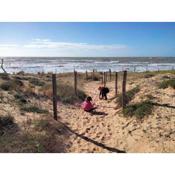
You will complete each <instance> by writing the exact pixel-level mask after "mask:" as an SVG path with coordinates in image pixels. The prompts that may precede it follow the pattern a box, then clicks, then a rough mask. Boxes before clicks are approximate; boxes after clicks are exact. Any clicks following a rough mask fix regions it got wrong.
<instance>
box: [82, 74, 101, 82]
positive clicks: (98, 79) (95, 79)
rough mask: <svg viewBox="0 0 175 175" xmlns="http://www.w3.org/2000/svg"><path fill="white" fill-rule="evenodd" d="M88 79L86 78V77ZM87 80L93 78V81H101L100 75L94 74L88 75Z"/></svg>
mask: <svg viewBox="0 0 175 175" xmlns="http://www.w3.org/2000/svg"><path fill="white" fill-rule="evenodd" d="M85 79H86V78H85ZM86 80H89V81H90V80H92V81H100V76H97V75H94V77H93V76H92V75H90V76H88V77H87V79H86Z"/></svg>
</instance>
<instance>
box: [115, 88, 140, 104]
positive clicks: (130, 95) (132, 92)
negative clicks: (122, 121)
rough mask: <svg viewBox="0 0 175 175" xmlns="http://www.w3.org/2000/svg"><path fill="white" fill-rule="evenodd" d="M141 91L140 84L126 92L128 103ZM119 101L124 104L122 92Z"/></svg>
mask: <svg viewBox="0 0 175 175" xmlns="http://www.w3.org/2000/svg"><path fill="white" fill-rule="evenodd" d="M139 91H140V88H139V86H136V87H134V88H133V89H131V90H129V91H127V92H126V104H128V103H129V102H130V101H131V100H132V99H133V98H134V96H135V94H137V93H138V92H139ZM117 103H118V104H119V106H122V94H119V96H118V98H117Z"/></svg>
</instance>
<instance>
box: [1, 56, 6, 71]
mask: <svg viewBox="0 0 175 175" xmlns="http://www.w3.org/2000/svg"><path fill="white" fill-rule="evenodd" d="M1 69H2V70H3V72H4V73H5V74H7V72H6V70H5V69H4V59H2V60H1Z"/></svg>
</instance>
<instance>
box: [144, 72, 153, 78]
mask: <svg viewBox="0 0 175 175" xmlns="http://www.w3.org/2000/svg"><path fill="white" fill-rule="evenodd" d="M154 76H155V75H154V74H152V73H146V74H145V75H144V78H151V77H154Z"/></svg>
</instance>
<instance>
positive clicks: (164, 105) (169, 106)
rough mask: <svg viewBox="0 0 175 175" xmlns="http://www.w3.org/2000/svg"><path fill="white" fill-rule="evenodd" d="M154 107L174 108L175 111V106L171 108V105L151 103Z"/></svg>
mask: <svg viewBox="0 0 175 175" xmlns="http://www.w3.org/2000/svg"><path fill="white" fill-rule="evenodd" d="M151 104H152V105H154V106H161V107H165V108H173V109H175V106H171V105H169V104H159V103H151Z"/></svg>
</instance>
